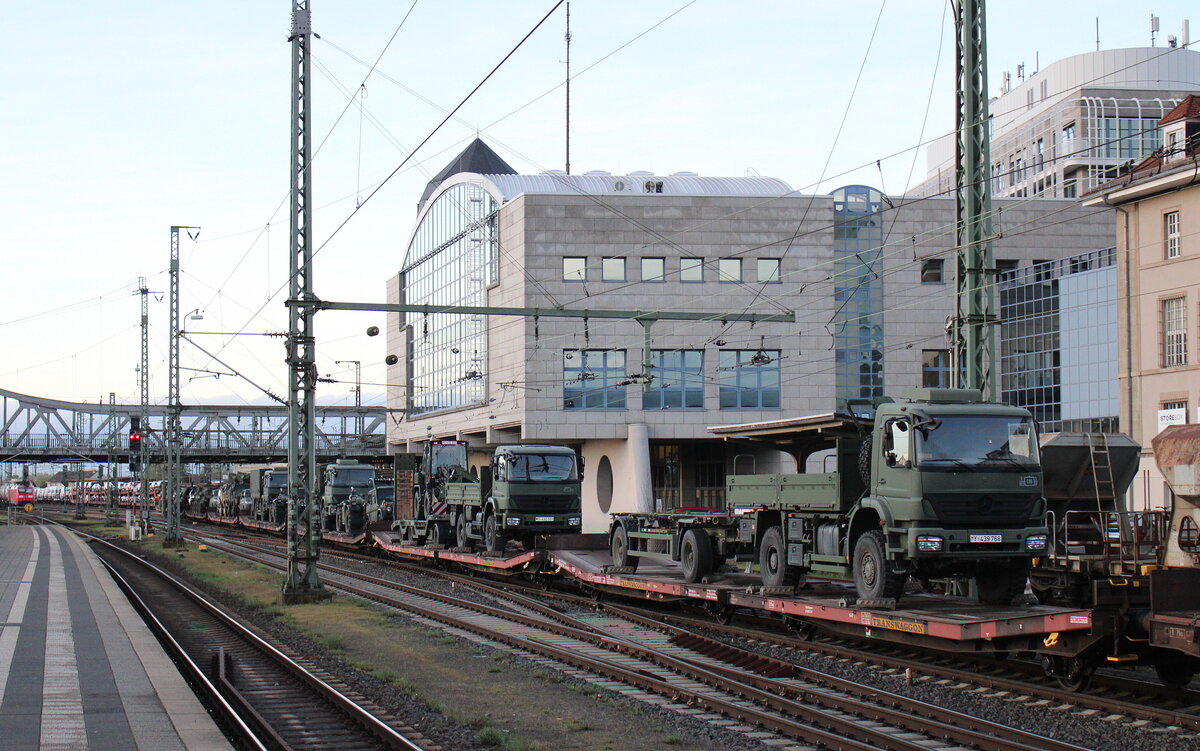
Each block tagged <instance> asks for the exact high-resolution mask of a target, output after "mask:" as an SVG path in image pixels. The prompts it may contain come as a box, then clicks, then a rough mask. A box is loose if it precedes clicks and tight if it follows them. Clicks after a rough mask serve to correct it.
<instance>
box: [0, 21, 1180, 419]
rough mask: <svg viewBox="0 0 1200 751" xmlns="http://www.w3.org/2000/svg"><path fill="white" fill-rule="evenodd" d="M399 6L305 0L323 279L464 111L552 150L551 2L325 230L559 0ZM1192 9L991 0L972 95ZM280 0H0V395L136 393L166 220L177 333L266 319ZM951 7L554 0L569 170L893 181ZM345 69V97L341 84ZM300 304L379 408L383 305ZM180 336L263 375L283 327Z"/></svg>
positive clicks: (912, 153)
mask: <svg viewBox="0 0 1200 751" xmlns="http://www.w3.org/2000/svg"><path fill="white" fill-rule="evenodd" d="M410 4H411V0H399V1H393V2H381V1H379V0H361V1H359V2H351V1H350V0H343V1H341V2H332V1H329V2H326V1H325V0H314V2H313V25H314V29H315V30H316V32H317V33H318V34H319V35H320V36H321V39H320V40H318V41H316V42H315V43H314V74H313V78H314V82H313V83H314V91H315V93H314V102H313V108H314V134H315V136H314V139H315V141H316V142H318V143H322V146H321V149H320V151H319V153H318V154H317V156H316V158H315V161H314V167H313V169H314V199H315V204H316V206H317V207H318V210H317V212H316V216H315V220H314V228H315V237H316V243H317V244H318V245H322V244H324V248H323V249H322V250H321V252H320V255H319V256H318V260H317V267H316V270H315V279H316V292H317V294H318V295H319V296H321V297H324V298H326V299H333V300H364V301H382V300H383V298H384V280H385V279H386V278H388V277H390V276H392V275H394V274H395V273H396V271H397V270H398V267H399V265H400V262H401V259H402V254H403V250H404V244H405V242H406V240H407V237H408V234H409V232H410V231H411V229H412V224H413V220H414V218H415V204H416V201H417V199H418V198H419V197H420V193H421V190H422V188H423V187H424V184H425V182H426V181H427V180H428V177H429V175H431V174H433V173H436V172H437V171H439V170H440V169H441V168H442V167H443V166H444V165H445V163H446V162H447V161H448V160H449V159H450V158H452V157H453V156H454V155H455V154H456V153H457V152H458V151H459V150H461V149H462V148H463V146H464V145H465V144H466V143H468V142H469V141H470V139H471V138H473V137H474V136H475V135H476V134H477V133H478V134H479V135H481V136H482V137H483V138H484V139H485V140H486V141H488V143H489V144H491V145H492V146H493V147H494V148H495V149H496V150H497V151H498V152H499V153H500V154H501V156H503V157H504V158H505V159H506V160H508V161H509V163H510V164H512V165H513V166H514V167H515V168H516V169H517V170H518V171H520V172H533V173H536V172H539V171H541V170H544V169H562V168H563V166H564V143H563V142H564V116H563V91H562V88H561V84H562V81H563V78H564V76H565V73H566V70H565V65H564V64H563V61H564V60H565V50H564V45H563V32H564V8H560V9H559V10H558V11H557V12H556V13H555V15H554V16H552V17H551V18H550V19H549V20H548V21H547V22H546V23H545V24H544V25H543V26H542V28H541V29H540V30H538V31H537V32H536V33H535V34H534V35H533V36H532V37H531V38H530V40H529V41H528V42H527V43H526V44H525V46H523V47H522V48H521V50H520V51H518V52H517V53H516V55H514V57H513V58H512V59H511V60H510V61H509V63H508V64H507V65H505V66H504V67H503V68H502V69H501V70H500V71H499V72H498V73H497V74H496V75H495V76H494V77H493V78H492V79H491V80H490V81H489V82H488V83H487V84H486V85H485V86H484V87H483V88H482V89H481V90H480V92H479V93H478V94H477V95H476V96H475V97H474V98H473V99H472V100H471V101H470V102H469V103H468V104H467V105H466V106H465V107H464V108H463V109H462V111H461V112H460V113H459V118H458V119H457V120H455V121H452V122H450V123H448V124H447V126H446V127H445V128H444V129H443V130H442V131H441V132H440V133H439V134H438V135H436V136H435V137H434V138H433V139H432V140H431V141H430V143H429V144H428V145H427V146H426V147H425V148H423V149H422V150H421V151H420V152H419V153H418V154H417V155H416V157H415V159H414V160H413V161H412V162H410V166H408V167H406V168H405V169H403V170H401V171H400V172H399V173H398V174H397V175H396V176H395V177H394V178H393V179H391V180H390V181H388V182H387V183H386V184H384V185H383V186H382V188H380V190H379V191H378V193H377V194H376V195H375V196H374V197H373V198H372V199H371V200H370V201H369V202H367V203H366V204H365V205H364V206H363V207H362V208H361V209H360V210H359V211H358V212H357V213H356V214H355V215H354V216H353V217H352V218H350V219H349V221H348V222H347V223H346V224H345V227H344V229H342V230H341V231H340V232H338V233H337V234H336V236H334V237H332V239H329V238H330V235H331V233H333V231H334V230H335V228H336V227H337V226H338V225H340V224H342V222H343V221H345V220H346V219H347V217H349V216H350V215H351V213H353V212H354V210H355V206H356V203H357V202H358V201H359V200H360V198H365V197H366V196H367V195H368V194H369V193H370V192H371V191H372V190H374V189H375V188H376V187H378V186H379V184H380V182H381V181H383V180H384V178H385V177H386V176H387V175H388V174H390V173H391V172H392V171H393V170H395V169H396V167H397V165H399V164H400V163H401V161H402V160H403V159H404V158H405V156H406V155H407V154H408V150H409V149H412V148H413V147H415V146H416V145H417V143H419V142H420V141H421V140H422V139H423V138H424V137H425V136H426V135H427V134H428V133H429V131H430V130H431V129H432V128H433V126H434V125H436V124H437V122H439V121H440V120H441V119H442V117H443V116H444V111H445V110H448V109H449V108H451V107H453V106H454V105H455V104H457V103H458V101H459V100H460V99H462V97H463V96H465V95H466V93H467V92H469V91H470V90H471V88H473V87H474V86H475V85H476V84H477V83H478V82H479V81H480V80H481V79H482V77H483V76H484V74H486V72H487V71H488V70H490V69H491V68H492V67H493V66H494V65H495V64H496V63H497V62H499V60H500V59H501V58H502V57H503V56H504V55H505V54H506V53H507V52H508V51H509V50H510V49H511V48H512V47H513V46H514V45H515V44H516V42H517V41H518V40H519V39H520V38H521V37H522V36H523V35H524V34H525V33H526V32H528V31H529V30H530V29H531V28H532V27H533V26H534V24H535V23H536V22H537V21H538V19H540V18H541V17H542V16H543V15H545V13H546V12H547V11H548V10H549V9H550V8H551V7H553V5H554V2H553V0H538V1H536V2H535V1H534V0H520V1H517V0H508V2H500V3H497V2H483V1H482V0H461V1H459V0H436V1H435V0H420V1H419V2H417V3H416V5H415V8H414V9H413V11H412V14H411V16H410V17H409V18H408V20H407V22H405V23H404V25H403V26H402V27H400V29H399V32H398V33H396V30H397V27H399V26H400V23H401V19H403V18H404V15H405V13H406V12H408V10H409V7H410ZM881 7H882V14H881V13H880V9H881ZM1189 7H1190V8H1193V9H1194V8H1195V7H1196V6H1195V5H1192V4H1188V3H1184V2H1177V1H1172V2H1158V3H1156V4H1155V7H1152V8H1151V7H1147V6H1145V5H1143V4H1140V3H1129V2H1092V3H1086V4H1083V3H1046V2H1029V1H1027V0H1005V2H994V3H992V7H991V9H990V11H989V16H988V26H989V39H988V44H989V57H990V66H991V68H990V81H991V88H992V91H993V93H994V92H995V91H996V89H997V88H998V86H999V82H1000V78H1001V72H1002V71H1004V70H1009V71H1014V72H1015V70H1016V66H1017V64H1018V63H1021V62H1024V63H1025V64H1026V66H1027V70H1029V71H1032V70H1034V68H1035V61H1036V60H1039V59H1040V61H1041V64H1042V65H1043V66H1045V65H1047V64H1048V63H1050V62H1052V61H1054V60H1057V59H1060V58H1062V57H1066V56H1069V55H1074V54H1078V53H1081V52H1088V51H1091V50H1093V49H1095V37H1096V25H1095V24H1096V21H1095V19H1096V17H1097V16H1098V17H1099V19H1100V42H1101V46H1102V47H1103V48H1104V49H1111V48H1118V47H1139V46H1148V45H1149V43H1150V30H1149V15H1150V11H1151V10H1153V11H1154V12H1155V13H1157V14H1158V15H1159V16H1160V17H1161V23H1162V31H1161V33H1160V34H1159V39H1158V46H1160V47H1162V46H1165V45H1166V37H1167V35H1168V34H1175V35H1178V34H1179V33H1180V25H1181V21H1182V20H1183V19H1184V18H1185V17H1186V13H1187V12H1188V9H1189ZM290 8H291V5H290V3H289V2H288V1H287V0H274V1H273V2H263V1H262V0H257V1H256V2H244V1H242V2H231V1H230V0H211V1H210V2H207V3H197V4H182V3H163V2H146V1H136V0H129V1H128V2H123V3H107V4H102V3H90V2H89V3H84V2H64V3H52V4H46V3H23V4H9V7H7V8H6V10H5V30H6V32H7V33H6V34H5V45H4V51H3V53H2V54H3V56H4V61H3V62H4V64H3V65H0V92H2V93H3V96H4V100H5V116H4V117H3V119H2V120H0V138H2V142H3V143H4V148H3V150H2V151H0V165H2V166H0V174H2V175H3V180H2V182H0V243H2V246H0V247H2V253H3V258H4V260H5V264H4V275H3V280H4V281H3V294H2V295H0V346H2V351H3V352H4V357H3V358H2V359H0V387H4V388H8V389H12V390H16V391H21V392H25V393H32V394H38V395H44V396H50V397H54V398H60V399H71V400H86V401H96V400H98V399H101V398H107V394H108V393H109V392H110V391H113V392H116V394H117V398H118V400H119V401H121V402H135V401H136V400H137V398H138V396H137V394H138V392H137V375H136V372H135V370H134V368H135V366H136V364H137V360H138V342H139V333H138V300H137V297H136V296H134V295H132V294H131V292H132V290H133V289H134V288H135V287H136V280H137V277H139V276H145V277H148V278H149V280H150V281H149V284H150V288H151V289H152V290H156V291H163V292H165V290H166V289H167V286H166V285H167V278H166V274H165V269H166V267H167V258H168V251H169V229H170V226H171V225H174V224H179V225H199V226H201V227H202V228H203V230H202V234H201V235H200V238H199V242H191V241H190V240H187V239H186V238H185V241H184V244H183V249H182V254H181V255H182V259H183V280H182V289H183V292H182V311H184V312H186V311H189V310H192V309H194V308H202V309H203V310H204V317H205V320H204V321H203V322H194V323H193V322H190V321H189V322H188V324H187V326H188V328H189V329H193V330H204V331H225V332H229V331H238V330H242V329H243V328H244V329H245V330H246V331H257V332H262V331H283V330H285V328H286V315H285V312H284V308H283V304H282V297H280V296H276V297H275V298H274V299H273V300H271V299H270V296H271V295H272V294H274V293H275V292H277V290H278V289H279V288H280V287H281V286H282V285H283V284H284V283H285V281H286V268H287V258H288V254H287V241H288V227H287V204H286V191H287V177H288V158H289V153H288V135H289V117H290V115H289V94H290V87H291V85H290V78H289V76H290V68H289V59H290V48H289V45H288V43H287V39H286V37H287V31H288V26H289V23H290ZM1083 8H1086V10H1082V9H1083ZM677 11H678V12H677ZM948 13H949V12H948V10H947V4H946V3H945V2H934V1H933V0H928V1H918V0H908V1H903V0H890V2H887V3H886V4H883V5H882V6H881V4H880V3H879V2H878V1H877V0H871V1H869V2H863V3H855V4H848V3H825V2H815V1H812V2H807V1H805V2H801V1H799V0H797V1H795V2H786V3H782V2H771V1H769V0H745V1H743V2H740V3H737V4H731V3H728V2H718V0H695V1H694V2H690V3H689V2H688V1H687V0H658V1H657V2H645V0H574V1H573V2H572V3H571V25H572V34H573V39H574V41H573V45H572V53H571V58H572V71H573V73H574V74H575V75H576V76H577V77H576V78H575V79H574V81H573V84H572V108H571V109H572V120H571V144H572V149H571V151H572V153H571V166H572V171H576V172H582V171H586V170H591V169H604V170H609V171H612V172H623V171H633V170H653V171H656V172H658V173H660V174H669V173H671V172H677V171H681V170H690V171H694V172H698V173H700V174H703V175H714V176H730V175H735V176H736V175H743V174H747V172H748V171H753V172H757V173H758V174H762V175H767V176H772V177H778V178H781V179H783V180H785V181H787V182H788V183H790V184H791V185H792V186H793V187H794V188H796V189H802V190H804V191H814V190H816V189H817V188H818V186H819V187H820V190H821V192H827V191H829V190H831V189H832V188H835V187H837V186H839V185H844V184H848V183H867V184H871V185H874V186H876V187H879V188H882V189H884V190H885V191H887V192H890V193H900V192H902V191H903V189H904V188H905V187H906V186H907V185H909V184H914V183H916V182H919V181H920V180H921V179H922V178H923V177H924V173H925V160H924V155H923V154H922V153H920V152H919V150H918V149H917V148H916V147H917V145H918V144H919V143H920V142H921V141H922V140H925V141H928V140H930V139H932V138H934V137H936V136H938V135H940V134H942V133H945V132H947V131H949V130H951V129H952V127H953V83H952V73H953V66H954V39H953V32H952V30H951V19H950V17H949V15H948ZM672 14H674V15H672ZM877 18H878V27H877V28H876V20H877ZM664 19H666V20H664ZM1194 20H1196V21H1197V22H1198V24H1200V12H1198V13H1197V17H1196V19H1194ZM660 22H661V25H658V26H657V27H655V25H656V24H659V23H660ZM652 27H655V28H652ZM394 33H395V39H394V41H392V42H391V44H390V46H388V40H389V38H391V37H392V35H393V34H394ZM643 33H644V35H643V36H641V37H640V38H638V37H639V35H642V34H643ZM1194 34H1195V35H1196V36H1200V25H1198V26H1197V28H1196V31H1195V32H1194ZM872 37H873V39H872ZM635 38H636V40H635ZM631 40H634V41H631ZM627 43H628V46H625V47H624V48H623V49H619V48H621V47H622V45H626V44H627ZM385 47H386V51H385ZM381 54H382V58H381V60H380V62H379V65H378V67H377V69H376V70H375V72H374V73H373V74H372V75H371V76H369V77H367V69H368V67H369V65H370V63H371V62H373V61H374V60H375V59H376V58H378V57H379V56H380V55H381ZM610 54H611V56H610V57H607V58H606V56H608V55H610ZM355 58H358V60H359V61H366V63H365V64H364V63H362V62H359V61H356V60H355ZM602 58H606V59H603V60H602ZM597 61H600V62H597ZM593 63H595V67H590V68H589V66H591V65H592V64H593ZM860 69H861V76H860ZM935 71H936V74H935ZM364 78H366V83H365V97H364V96H359V97H357V98H354V99H353V101H349V99H348V98H349V97H352V96H353V95H354V93H355V92H358V91H359V87H360V84H362V82H363V80H364ZM856 81H857V85H856ZM931 87H932V96H930V91H931ZM543 95H544V96H543ZM539 97H541V98H539ZM348 102H349V106H348ZM927 102H928V108H927ZM843 120H844V126H843V125H842V123H843ZM876 160H881V161H880V165H879V167H876V164H875V162H876ZM326 243H327V244H326ZM264 305H265V307H263V306H264ZM260 308H261V309H262V313H261V314H257V313H258V311H259V310H260ZM256 314H257V315H256ZM151 321H152V334H151V336H152V344H151V374H152V394H153V395H154V397H155V398H156V399H158V398H162V396H163V395H164V394H165V391H166V373H165V360H166V349H167V345H166V328H167V327H166V301H165V297H164V299H163V300H162V301H161V302H160V301H159V300H158V299H154V298H152V300H151ZM317 321H318V323H317V333H318V345H319V369H320V372H321V374H322V375H325V374H332V376H333V377H334V378H337V379H340V380H343V381H353V371H352V369H351V368H350V367H349V366H345V365H335V364H334V361H335V360H361V361H363V364H364V365H363V379H364V381H365V382H366V383H367V385H366V386H364V389H363V390H364V400H365V401H367V402H368V403H379V402H382V391H383V389H382V387H381V386H379V385H373V384H379V383H380V382H381V381H382V380H383V377H384V367H383V365H382V361H383V358H384V356H385V354H386V352H385V351H384V342H383V337H378V338H376V339H368V338H367V337H365V336H364V335H363V333H362V332H363V330H364V329H365V328H366V327H367V326H368V325H371V324H377V325H380V326H382V325H383V316H382V315H373V314H357V313H356V314H346V313H333V312H330V313H323V314H321V315H320V316H318V319H317ZM198 341H200V342H201V344H202V345H204V346H205V347H206V348H208V349H210V350H212V351H217V350H218V349H221V357H222V359H225V360H227V361H228V362H229V363H230V364H231V365H233V366H234V367H236V368H238V369H239V370H242V371H244V372H245V373H246V374H247V375H249V376H250V377H251V378H252V379H254V380H255V381H257V382H258V383H261V384H262V385H264V386H267V387H269V388H271V389H272V390H273V391H275V392H276V393H278V394H281V395H283V394H285V392H286V369H285V366H284V363H283V344H282V340H280V339H273V338H272V339H267V338H259V337H242V338H239V339H236V340H233V339H227V338H223V337H218V336H205V337H203V338H198ZM182 351H183V358H182V359H183V364H184V365H185V366H186V367H194V368H201V367H205V366H207V367H209V368H211V369H213V370H217V371H224V370H225V368H224V367H222V366H220V365H217V364H215V363H211V362H210V361H209V359H208V358H207V357H205V356H204V355H203V354H202V353H200V352H198V351H196V350H195V349H193V348H190V347H189V346H188V345H187V344H186V343H184V346H183V350H182ZM192 375H194V374H193V373H191V372H185V373H184V377H183V380H184V389H183V395H184V400H185V401H193V400H204V401H231V402H240V401H243V400H258V399H259V397H260V396H261V395H260V394H259V392H257V391H256V390H255V389H254V388H253V387H252V386H249V385H247V384H245V383H244V382H240V381H238V380H237V379H235V378H231V377H228V376H222V377H220V378H219V379H218V378H212V377H207V378H197V379H195V380H190V381H189V378H191V376H192ZM351 388H352V383H339V384H332V385H328V386H323V387H322V391H321V397H320V398H321V401H323V402H325V401H330V402H347V401H350V400H352V396H351Z"/></svg>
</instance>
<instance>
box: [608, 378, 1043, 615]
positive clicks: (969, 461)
mask: <svg viewBox="0 0 1200 751" xmlns="http://www.w3.org/2000/svg"><path fill="white" fill-rule="evenodd" d="M901 398H902V399H903V400H904V401H901V402H895V401H892V400H890V399H884V400H882V402H881V403H880V404H878V405H877V406H875V408H874V410H873V411H874V414H873V416H866V415H865V414H863V413H861V412H857V411H854V412H851V411H849V410H848V411H846V412H841V413H832V414H825V415H817V416H813V417H807V418H798V419H794V420H778V421H772V422H771V423H761V424H757V425H746V426H727V427H720V428H712V429H711V430H712V431H713V432H714V433H716V434H717V435H720V436H722V437H724V438H725V439H727V440H745V441H755V442H757V443H758V444H759V445H762V442H763V441H770V442H774V444H775V446H777V447H778V448H780V449H781V450H784V451H787V452H790V453H791V454H792V455H793V456H794V457H795V459H796V462H797V466H798V467H799V468H800V469H801V470H803V469H805V468H806V466H807V465H808V463H809V462H808V460H809V458H810V457H813V456H814V455H816V456H818V457H823V458H824V460H825V461H826V463H827V464H830V463H831V464H832V465H833V466H832V467H822V469H833V471H831V472H830V471H825V472H807V473H806V472H802V473H800V474H752V475H730V476H729V477H728V478H727V508H725V509H711V510H703V509H701V510H690V511H684V512H667V513H651V514H647V513H634V514H615V515H614V516H613V518H612V523H611V526H610V533H609V534H610V549H611V551H612V556H613V563H614V565H616V566H620V567H628V568H629V569H636V567H637V565H638V562H639V559H641V558H657V559H669V560H675V561H679V562H680V564H681V566H682V569H683V574H684V578H685V579H686V580H688V581H699V580H700V579H702V578H704V577H705V576H707V575H708V574H710V573H711V572H713V571H714V569H716V568H718V567H719V566H720V565H722V564H723V563H724V562H725V561H726V560H727V559H737V560H738V561H744V562H757V563H758V566H759V572H760V576H761V581H762V584H763V586H764V587H772V588H787V589H790V588H794V587H796V586H797V585H798V584H799V583H800V582H801V581H802V579H803V578H804V577H805V576H806V575H809V574H811V575H813V576H819V577H822V578H829V579H841V580H852V581H853V582H854V584H855V588H856V590H857V593H858V597H859V598H860V599H863V600H869V601H874V600H888V599H895V598H898V597H900V595H901V593H902V591H903V587H904V584H905V582H906V580H907V579H908V577H909V576H910V575H912V576H915V577H917V578H918V579H923V580H929V579H938V578H950V577H973V578H974V580H975V583H976V587H977V590H978V594H979V598H980V600H981V601H982V602H985V603H991V604H998V603H1005V604H1006V603H1008V602H1010V601H1011V600H1012V599H1013V597H1015V596H1016V595H1018V594H1020V593H1021V592H1022V591H1023V589H1024V587H1025V582H1026V578H1027V575H1028V570H1029V566H1030V562H1031V560H1032V559H1033V558H1034V557H1036V556H1039V555H1043V554H1044V553H1045V551H1046V549H1047V542H1048V532H1047V528H1046V524H1045V521H1044V514H1045V511H1046V502H1045V499H1044V498H1043V495H1042V468H1041V463H1040V460H1039V452H1038V436H1037V430H1036V426H1035V424H1034V421H1033V418H1032V416H1031V415H1030V414H1029V412H1028V411H1027V410H1024V409H1021V408H1018V407H1009V406H1006V405H1002V404H995V403H986V402H984V401H982V398H981V394H980V392H979V391H978V390H970V389H910V390H908V391H907V392H905V393H904V394H903V395H902V397H901Z"/></svg>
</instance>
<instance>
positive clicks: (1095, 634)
mask: <svg viewBox="0 0 1200 751" xmlns="http://www.w3.org/2000/svg"><path fill="white" fill-rule="evenodd" d="M579 537H581V536H575V538H576V539H575V540H573V542H575V543H576V545H575V546H573V547H572V549H564V550H555V549H551V550H548V551H547V553H546V555H547V564H549V565H550V566H551V567H553V568H556V569H558V570H559V572H560V573H561V574H562V575H565V576H568V577H570V578H572V579H575V580H577V581H579V582H581V583H583V584H585V585H587V586H591V587H595V588H597V589H600V590H604V591H609V592H613V593H617V594H622V595H626V596H630V597H636V598H640V599H647V600H658V601H666V600H680V601H686V600H693V601H697V604H700V605H702V606H703V607H705V609H707V610H709V611H710V612H712V613H713V614H714V615H716V616H717V617H719V618H720V617H724V616H728V615H729V614H731V613H732V612H733V610H734V609H736V608H747V609H753V610H757V611H763V612H768V613H775V614H778V615H780V616H782V617H784V618H786V619H787V620H788V622H789V623H791V624H792V625H793V626H795V627H798V628H799V629H800V630H801V631H804V630H807V629H808V628H809V627H820V628H823V629H824V630H827V631H833V632H837V633H844V634H847V635H853V636H856V637H863V636H865V637H868V638H873V639H880V640H885V641H892V642H899V643H906V644H919V645H922V646H928V647H933V648H936V649H940V650H946V651H970V652H1007V651H1037V652H1041V653H1049V654H1059V655H1074V654H1077V653H1079V652H1081V651H1083V650H1084V649H1086V648H1087V647H1088V646H1091V645H1092V644H1094V643H1095V641H1096V640H1097V639H1098V638H1102V635H1103V633H1102V632H1106V631H1107V628H1106V624H1104V623H1096V622H1094V619H1093V614H1092V611H1090V610H1086V609H1072V608H1061V607H1051V606H1044V605H1012V606H996V605H981V604H979V603H977V602H975V601H974V600H970V599H967V598H961V597H948V596H945V595H926V594H912V595H904V596H903V597H901V598H900V599H899V600H898V601H896V602H894V603H891V602H886V601H881V602H878V603H874V602H868V603H864V602H860V601H858V600H857V599H856V596H855V591H854V588H853V586H850V585H844V584H840V583H836V582H824V581H813V582H811V583H810V584H808V585H807V586H805V587H803V588H800V589H798V590H794V591H793V590H790V589H789V590H787V591H784V590H782V588H780V589H779V590H778V591H772V590H764V589H763V587H761V586H760V585H761V581H760V579H759V577H758V576H757V575H750V574H742V573H732V572H730V573H725V572H719V573H717V574H714V575H712V576H710V577H708V583H695V584H691V583H688V582H686V581H684V576H683V571H682V569H681V567H680V566H679V565H678V564H677V563H673V562H670V561H662V562H654V563H651V562H649V561H647V562H644V563H643V564H642V565H641V566H640V567H639V568H638V572H637V573H636V574H635V573H630V572H627V570H622V569H619V568H615V567H614V566H613V565H612V556H611V554H610V553H609V551H608V550H607V546H606V545H603V540H600V541H598V542H595V543H594V544H593V545H591V546H589V547H592V548H594V549H580V546H578V542H579V540H578V538H579ZM600 537H604V536H603V535H602V536H600ZM554 542H555V540H554V538H551V547H552V548H553V547H554V544H553V543H554Z"/></svg>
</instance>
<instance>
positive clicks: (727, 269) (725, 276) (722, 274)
mask: <svg viewBox="0 0 1200 751" xmlns="http://www.w3.org/2000/svg"><path fill="white" fill-rule="evenodd" d="M717 281H719V282H740V281H742V259H740V258H722V259H720V260H719V261H717Z"/></svg>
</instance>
